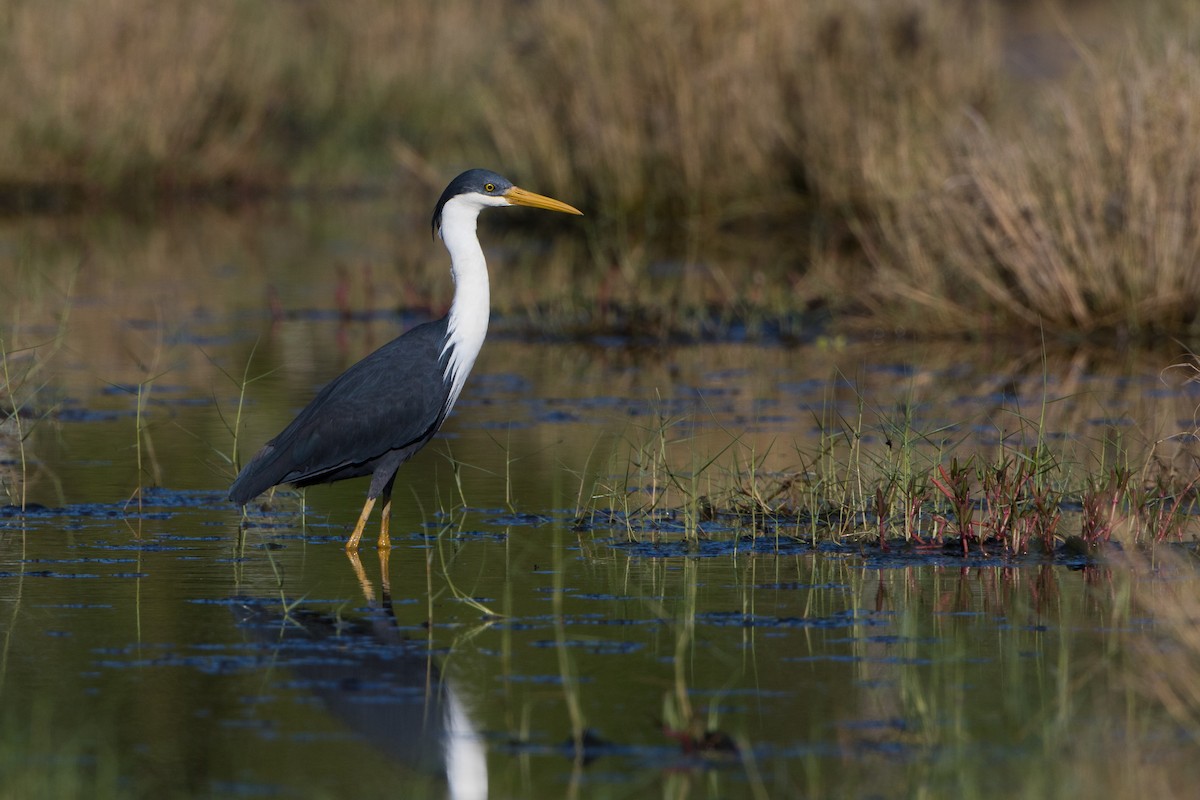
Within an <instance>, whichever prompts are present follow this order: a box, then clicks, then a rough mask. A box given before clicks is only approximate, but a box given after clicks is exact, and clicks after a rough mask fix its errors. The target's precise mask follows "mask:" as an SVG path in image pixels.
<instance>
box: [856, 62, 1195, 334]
mask: <svg viewBox="0 0 1200 800" xmlns="http://www.w3.org/2000/svg"><path fill="white" fill-rule="evenodd" d="M1123 53H1124V56H1123V57H1120V58H1116V57H1112V56H1108V57H1106V58H1105V59H1104V60H1101V59H1100V58H1099V57H1098V56H1096V55H1095V54H1092V53H1089V52H1087V51H1083V53H1082V57H1083V66H1082V67H1081V68H1080V70H1079V73H1078V74H1077V75H1076V76H1075V77H1074V78H1073V79H1071V80H1068V81H1065V82H1064V83H1063V84H1062V85H1061V86H1056V87H1053V88H1050V89H1046V90H1045V91H1044V92H1043V93H1042V95H1041V98H1040V102H1038V103H1034V104H1032V105H1031V107H1030V111H1029V119H1027V120H1026V121H1025V123H1024V124H1022V125H1020V126H1019V127H1012V126H1009V127H1008V128H1007V130H1006V129H1003V128H1001V127H999V126H994V125H991V124H989V123H988V122H986V121H985V120H983V119H977V120H976V121H975V124H974V125H973V126H972V128H971V129H970V130H967V131H965V132H964V133H963V135H962V136H960V137H958V138H957V139H956V140H955V141H954V142H953V144H954V146H953V147H952V148H951V149H950V153H951V163H952V173H953V174H952V175H951V176H950V177H949V178H947V179H946V180H945V181H944V182H943V183H942V184H941V185H939V186H936V187H931V188H930V190H929V191H927V192H926V193H924V194H922V195H919V196H914V197H912V198H909V200H908V201H907V202H904V203H896V204H894V205H893V206H891V207H890V208H881V209H877V212H878V213H876V214H875V215H873V217H872V218H871V219H870V220H869V222H868V223H867V224H866V225H865V226H864V229H865V231H866V233H865V235H864V237H863V241H864V242H865V243H866V245H867V246H866V247H865V252H866V253H867V254H868V255H869V256H870V257H871V259H872V262H873V265H874V267H875V269H876V270H877V273H878V280H877V285H878V286H879V287H880V288H881V290H882V292H886V293H887V295H888V299H879V302H880V304H883V303H893V304H894V298H895V297H896V296H899V297H901V298H903V299H904V300H906V301H908V302H911V303H914V304H915V307H916V308H919V309H920V312H919V313H921V314H923V315H927V314H929V312H933V313H932V315H931V316H932V318H933V319H935V320H936V324H937V325H938V326H941V327H945V328H948V329H952V330H973V329H978V327H979V325H980V324H981V322H982V323H990V324H992V325H997V326H1013V325H1016V326H1024V327H1026V328H1029V329H1038V328H1044V329H1048V330H1059V331H1067V330H1075V331H1097V330H1116V331H1121V332H1132V333H1142V334H1144V333H1147V332H1154V331H1163V330H1173V331H1180V330H1187V329H1191V328H1194V326H1195V324H1196V321H1197V317H1196V309H1197V308H1198V307H1200V270H1198V269H1197V267H1198V266H1200V264H1198V256H1200V226H1197V225H1196V218H1197V212H1198V210H1200V150H1197V148H1196V146H1195V145H1196V142H1197V141H1200V57H1197V55H1196V53H1195V50H1194V48H1190V47H1188V46H1186V44H1185V42H1184V41H1182V40H1179V39H1176V40H1169V41H1167V42H1166V43H1165V44H1163V45H1161V46H1160V47H1159V48H1157V49H1152V48H1150V47H1149V46H1147V45H1144V44H1135V45H1130V46H1129V47H1128V48H1126V49H1125V50H1124V51H1123ZM882 292H881V293H880V295H881V297H882ZM927 319H929V317H927Z"/></svg>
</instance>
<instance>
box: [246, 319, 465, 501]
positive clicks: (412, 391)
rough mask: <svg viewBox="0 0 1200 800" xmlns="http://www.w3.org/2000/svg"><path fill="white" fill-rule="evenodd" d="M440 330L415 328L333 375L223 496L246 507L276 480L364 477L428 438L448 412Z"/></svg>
mask: <svg viewBox="0 0 1200 800" xmlns="http://www.w3.org/2000/svg"><path fill="white" fill-rule="evenodd" d="M446 326H447V320H446V319H441V320H438V321H436V322H428V323H425V324H424V325H420V326H418V327H416V328H413V329H412V330H410V331H408V332H407V333H405V334H404V335H403V336H400V337H399V338H397V339H393V340H392V341H390V342H388V343H387V344H385V345H384V346H383V347H381V348H379V349H378V350H376V351H375V352H374V353H372V354H371V355H369V356H367V357H366V358H364V359H363V360H362V361H359V362H358V363H357V364H355V365H354V366H352V367H350V369H348V370H346V371H345V372H343V373H342V374H341V375H339V376H338V377H337V378H335V379H334V380H333V381H332V382H330V383H329V384H328V385H327V386H326V387H325V388H324V389H322V390H321V391H320V393H318V394H317V396H316V397H314V398H313V400H312V402H311V403H309V404H308V406H306V407H305V408H304V410H303V411H301V412H300V413H299V414H298V415H297V416H296V418H295V419H294V420H292V422H291V424H289V425H288V426H287V427H286V428H284V429H283V432H282V433H280V434H279V435H278V436H276V437H275V438H274V439H272V440H271V441H269V442H267V444H266V445H264V446H263V449H262V450H260V451H259V452H258V454H257V455H255V456H254V458H253V459H251V460H250V463H248V464H247V465H246V466H245V468H243V469H242V472H241V474H239V475H238V477H237V480H235V481H234V482H233V486H232V487H230V490H229V498H230V499H231V500H233V501H234V502H237V503H243V504H244V503H246V502H247V501H249V500H250V499H252V498H254V497H256V496H258V495H259V494H261V493H262V492H264V491H265V490H266V489H268V488H270V487H271V486H274V485H276V484H279V483H302V484H307V483H319V482H321V481H322V479H324V478H325V477H326V476H332V475H334V474H335V473H336V474H337V476H338V477H339V478H344V477H352V476H354V475H367V474H370V472H371V466H370V462H372V461H374V460H376V459H378V458H380V457H382V456H384V455H387V454H388V453H390V452H392V451H396V450H401V449H404V448H408V447H412V446H413V445H414V444H416V445H418V446H419V444H421V443H423V442H424V441H425V440H428V439H429V438H430V437H432V436H433V434H434V433H436V432H437V429H438V428H439V427H441V424H442V421H443V420H444V419H445V416H446V412H447V408H446V401H447V399H448V396H449V385H448V383H447V382H446V381H445V380H444V379H443V378H442V373H443V369H442V366H443V363H442V362H443V359H442V349H443V346H444V343H445V339H446ZM358 467H361V469H358Z"/></svg>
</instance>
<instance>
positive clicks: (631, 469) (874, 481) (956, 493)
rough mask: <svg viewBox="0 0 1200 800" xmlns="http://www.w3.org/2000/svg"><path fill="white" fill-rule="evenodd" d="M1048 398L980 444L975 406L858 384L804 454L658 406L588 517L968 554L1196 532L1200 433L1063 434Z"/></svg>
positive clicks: (1084, 548) (591, 502) (587, 509)
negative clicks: (660, 411) (967, 411)
mask: <svg viewBox="0 0 1200 800" xmlns="http://www.w3.org/2000/svg"><path fill="white" fill-rule="evenodd" d="M1056 402H1057V401H1056ZM1050 406H1051V403H1050V401H1049V400H1046V401H1044V402H1043V403H1042V405H1041V407H1040V409H1039V410H1038V412H1037V416H1035V417H1029V416H1026V415H1024V414H1022V413H1021V412H1020V411H1019V410H1014V411H1012V412H1010V413H1008V414H1007V417H1008V418H1009V419H1010V420H1013V421H1015V422H1016V428H1015V429H1014V430H1011V431H1008V433H1007V435H1006V436H1005V438H1004V439H1002V440H1001V441H1000V442H999V443H998V445H997V446H995V447H993V448H980V447H978V446H977V445H976V444H972V443H970V442H967V441H964V440H963V437H962V434H961V433H959V431H960V430H964V429H965V430H969V429H970V428H971V427H972V424H971V423H969V422H963V423H961V424H944V425H939V426H938V427H936V428H933V429H931V430H927V431H922V430H920V429H919V428H917V427H915V421H914V418H913V417H912V416H911V411H910V410H906V409H908V408H909V407H910V406H908V405H906V406H905V407H904V408H902V409H901V410H900V411H899V413H898V414H897V415H889V414H883V413H881V412H880V411H879V410H878V409H870V408H868V407H867V403H866V400H865V396H864V395H860V396H859V401H858V403H857V405H856V408H857V416H856V417H849V418H847V417H845V416H842V415H840V414H838V413H836V412H833V411H832V410H831V407H827V408H825V409H822V410H818V411H817V412H815V413H814V420H815V421H816V422H817V423H818V425H819V429H820V436H819V437H818V438H817V439H816V442H815V444H813V445H809V446H799V445H796V446H794V448H793V451H792V452H791V453H789V454H788V456H789V457H790V462H791V464H792V465H793V466H790V467H786V466H785V467H780V464H781V463H786V461H781V459H780V458H779V454H778V453H771V452H770V450H771V449H779V448H781V447H782V445H780V444H779V443H778V442H776V443H773V444H772V445H771V447H770V448H768V449H767V450H763V451H756V450H755V449H754V447H755V445H754V443H753V442H752V441H750V440H747V441H743V439H742V437H740V436H737V435H734V434H732V433H730V432H725V435H726V437H727V439H726V441H725V442H724V444H722V445H720V446H714V445H712V444H711V440H709V444H708V445H707V448H708V449H704V450H701V449H698V445H697V440H696V439H695V438H694V435H693V434H688V433H686V432H688V431H694V430H695V425H696V420H694V419H690V418H680V419H670V418H667V417H664V416H661V415H660V416H659V418H658V425H657V426H656V427H647V428H645V429H640V430H638V431H635V432H634V433H633V434H631V435H628V436H626V437H625V438H624V440H623V441H622V443H621V444H619V445H618V446H617V447H616V448H615V449H614V452H613V454H612V456H611V460H610V467H609V469H608V471H607V472H606V473H604V474H603V475H602V476H601V477H599V478H597V479H596V480H595V481H594V482H593V484H592V490H591V492H590V496H589V498H588V499H587V501H586V502H584V503H583V506H582V507H580V508H577V509H576V518H577V520H578V522H579V523H580V524H581V525H583V526H584V527H596V528H604V527H611V528H616V529H618V530H621V531H623V532H624V534H625V536H626V538H627V539H629V540H631V541H642V540H644V539H649V541H651V542H659V541H671V540H674V539H676V538H679V539H682V540H683V541H684V542H688V543H692V544H694V543H696V542H697V541H698V540H699V539H701V538H706V539H717V540H720V539H729V538H732V539H733V540H735V541H736V540H738V539H739V538H741V537H752V538H756V539H758V538H764V537H765V538H766V539H767V540H768V541H769V540H773V541H774V542H775V543H776V546H778V545H779V544H780V542H781V541H784V540H786V541H787V542H789V543H790V542H794V541H797V540H800V541H804V542H807V543H808V544H810V545H811V546H813V547H817V546H818V545H820V544H821V543H823V542H832V543H836V544H842V545H857V546H860V547H866V546H874V547H877V548H879V549H881V550H883V551H887V550H890V549H893V548H896V547H898V548H901V549H903V550H904V551H906V552H916V553H921V552H926V553H928V552H934V551H951V550H952V551H953V552H957V553H960V554H961V555H962V556H964V557H967V556H971V555H996V554H1003V555H1007V556H1011V557H1023V556H1027V555H1042V556H1047V557H1054V556H1065V557H1080V558H1089V557H1103V555H1104V554H1105V553H1107V552H1109V550H1110V549H1111V548H1110V546H1112V545H1114V544H1115V545H1116V546H1117V547H1118V548H1122V547H1124V548H1143V547H1153V546H1155V545H1158V544H1162V543H1182V542H1184V541H1186V540H1188V539H1189V538H1190V537H1192V536H1195V535H1196V534H1197V533H1198V532H1200V525H1198V523H1197V520H1200V491H1198V488H1200V478H1198V477H1196V466H1197V455H1196V454H1195V452H1194V449H1192V448H1188V447H1183V448H1182V449H1180V450H1175V449H1173V448H1174V447H1175V446H1176V445H1177V442H1176V441H1174V440H1175V439H1178V438H1182V439H1193V438H1194V434H1192V433H1190V432H1187V431H1181V432H1179V434H1178V435H1173V436H1168V437H1164V438H1161V439H1157V440H1154V441H1150V442H1145V441H1140V440H1137V438H1136V437H1134V436H1128V437H1125V438H1116V437H1107V436H1106V437H1105V438H1103V439H1101V440H1099V441H1098V442H1095V443H1093V442H1089V441H1087V440H1081V441H1076V442H1070V441H1064V442H1062V443H1061V444H1058V445H1055V444H1053V441H1052V440H1051V439H1050V438H1049V436H1048V434H1049V432H1050V430H1051V429H1052V428H1053V427H1054V425H1055V424H1056V423H1057V416H1056V414H1054V413H1053V411H1052V409H1051V408H1050ZM1052 420H1053V421H1052ZM680 432H685V433H683V434H682V435H681V433H680ZM768 455H770V456H771V459H770V463H772V464H773V466H772V467H771V468H769V469H768V468H765V465H766V464H767V463H768V459H767V457H768ZM583 496H584V492H583V490H582V486H581V492H580V499H581V500H582V499H583Z"/></svg>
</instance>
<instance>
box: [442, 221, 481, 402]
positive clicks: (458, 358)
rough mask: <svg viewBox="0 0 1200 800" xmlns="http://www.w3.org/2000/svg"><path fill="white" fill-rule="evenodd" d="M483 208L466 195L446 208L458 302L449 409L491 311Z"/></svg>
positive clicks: (452, 326)
mask: <svg viewBox="0 0 1200 800" xmlns="http://www.w3.org/2000/svg"><path fill="white" fill-rule="evenodd" d="M480 210H481V207H480V206H479V205H478V204H477V203H470V202H465V201H464V200H463V199H462V198H454V199H452V200H449V201H448V202H447V203H446V205H445V206H443V208H442V242H443V243H445V245H446V249H447V250H449V251H450V271H451V273H452V274H453V276H454V302H453V303H452V304H451V305H450V322H449V327H448V329H447V333H446V345H447V347H449V346H450V345H453V349H452V350H451V352H450V361H449V364H448V367H449V373H450V376H451V377H450V400H449V402H448V404H447V412H448V411H449V408H450V406H453V405H454V401H455V400H457V399H458V393H459V392H461V391H462V387H463V384H464V383H466V382H467V375H469V374H470V372H471V367H472V366H473V365H474V364H475V357H476V356H478V355H479V351H480V349H481V348H482V347H483V339H484V337H485V336H487V327H488V317H489V315H490V314H491V287H490V286H489V284H488V271H487V262H486V261H484V258H483V248H482V247H480V246H479V238H478V237H477V236H476V235H475V223H476V221H477V220H478V219H479V212H480Z"/></svg>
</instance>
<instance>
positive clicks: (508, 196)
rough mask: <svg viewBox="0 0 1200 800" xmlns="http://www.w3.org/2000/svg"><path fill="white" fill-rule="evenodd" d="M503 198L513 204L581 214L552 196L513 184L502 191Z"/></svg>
mask: <svg viewBox="0 0 1200 800" xmlns="http://www.w3.org/2000/svg"><path fill="white" fill-rule="evenodd" d="M504 199H505V200H507V201H508V202H510V203H512V204H513V205H514V206H533V207H534V208H546V209H549V210H551V211H561V212H563V213H564V214H578V215H580V216H583V212H582V211H580V210H579V209H578V208H575V207H574V206H569V205H567V204H566V203H564V202H562V201H561V200H555V199H554V198H553V197H546V196H545V195H540V194H535V193H533V192H527V191H525V190H524V189H522V188H520V187H517V186H514V187H512V188H511V189H509V190H508V191H507V192H505V193H504Z"/></svg>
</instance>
